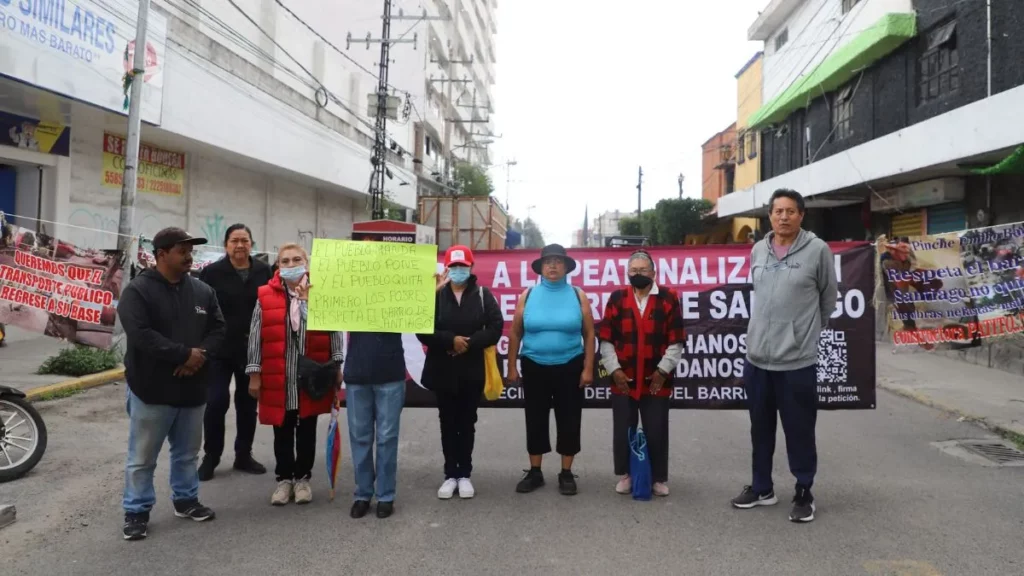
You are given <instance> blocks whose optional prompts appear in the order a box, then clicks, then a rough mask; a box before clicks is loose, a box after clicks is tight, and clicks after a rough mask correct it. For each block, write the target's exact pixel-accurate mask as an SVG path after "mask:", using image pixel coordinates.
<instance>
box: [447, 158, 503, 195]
mask: <svg viewBox="0 0 1024 576" xmlns="http://www.w3.org/2000/svg"><path fill="white" fill-rule="evenodd" d="M455 182H456V184H457V186H458V188H459V190H460V191H461V192H460V194H461V195H463V196H474V197H478V198H486V197H488V196H490V195H491V194H493V193H494V183H493V182H491V176H490V174H488V173H487V171H486V170H484V169H483V168H481V167H479V166H476V165H474V164H466V163H463V164H459V165H458V166H456V167H455Z"/></svg>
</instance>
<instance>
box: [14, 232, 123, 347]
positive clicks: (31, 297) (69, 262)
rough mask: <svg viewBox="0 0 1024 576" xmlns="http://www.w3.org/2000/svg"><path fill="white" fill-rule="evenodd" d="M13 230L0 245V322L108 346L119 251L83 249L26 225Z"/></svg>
mask: <svg viewBox="0 0 1024 576" xmlns="http://www.w3.org/2000/svg"><path fill="white" fill-rule="evenodd" d="M11 232H12V235H11V240H10V242H8V243H7V244H5V245H4V246H2V247H0V323H2V324H8V325H12V326H18V327H19V328H23V329H25V330H29V331H32V332H38V333H41V334H45V335H46V336H51V337H54V338H61V339H63V340H67V341H69V342H74V343H76V344H83V345H86V346H93V347H96V348H105V349H106V348H110V346H111V344H112V339H113V333H114V319H115V317H116V316H117V295H118V294H120V292H121V276H122V273H121V269H120V263H121V258H120V252H118V251H117V250H87V249H82V248H79V247H77V246H75V245H73V244H69V243H67V242H61V241H58V240H57V239H55V238H52V237H50V236H47V235H45V234H41V233H37V232H35V231H34V230H29V229H26V228H17V227H11Z"/></svg>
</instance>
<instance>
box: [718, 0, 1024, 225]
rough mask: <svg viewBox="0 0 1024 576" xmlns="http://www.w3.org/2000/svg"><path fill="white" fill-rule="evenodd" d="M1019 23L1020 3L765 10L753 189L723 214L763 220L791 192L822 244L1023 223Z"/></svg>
mask: <svg viewBox="0 0 1024 576" xmlns="http://www.w3.org/2000/svg"><path fill="white" fill-rule="evenodd" d="M1022 21H1024V3H1021V2H991V3H990V4H989V3H986V2H985V1H983V0H977V1H966V2H948V1H947V0H820V1H818V0H815V1H811V0H772V1H771V2H770V4H769V5H768V7H767V8H766V9H765V10H764V11H763V12H762V13H761V15H760V16H759V17H758V19H757V20H756V21H755V22H754V24H753V25H752V26H751V28H750V30H749V34H748V37H749V38H750V39H751V40H761V41H764V42H765V46H764V71H763V75H764V80H763V86H764V88H763V100H764V104H763V105H762V106H761V108H760V109H758V110H757V111H756V112H754V113H753V114H752V115H751V116H750V117H749V118H747V121H746V122H747V129H748V130H751V131H756V132H759V133H760V137H761V149H760V153H759V160H760V161H759V164H760V169H761V181H760V182H759V183H757V184H754V185H752V186H749V187H747V188H745V189H742V190H738V191H736V192H735V193H733V194H730V195H728V196H726V197H723V198H722V199H721V201H720V202H719V203H718V211H719V215H722V216H726V215H762V216H763V215H765V214H766V204H767V201H768V199H769V197H770V196H771V194H772V192H773V191H774V190H776V189H778V188H793V189H795V190H798V191H800V192H801V193H803V194H804V195H805V196H807V198H808V206H809V208H810V210H809V213H808V217H807V219H806V220H805V225H806V226H807V227H808V228H810V229H812V230H814V231H815V232H817V233H818V234H820V235H822V236H823V237H825V238H827V239H829V240H842V239H865V238H873V237H875V235H877V234H882V233H884V234H887V235H890V236H904V235H917V234H925V233H940V232H948V231H955V230H961V229H964V228H968V227H976V226H984V225H990V224H998V223H1005V222H1014V221H1020V220H1022V219H1024V196H1021V195H1020V193H1019V191H1020V188H1021V184H1024V179H1022V178H1021V176H1020V175H1019V161H1018V162H1015V161H1014V158H1017V159H1019V158H1020V157H1021V156H1022V154H1024V150H1022V149H1021V148H1019V146H1020V145H1021V144H1022V143H1024V123H1022V122H1019V121H1016V120H1015V119H1016V118H1018V116H1019V109H1020V103H1021V102H1022V101H1024V66H1022V65H1021V59H1020V54H1022V53H1024V36H1022V35H1021V34H1019V32H1018V31H1019V29H1020V25H1021V23H1022ZM1015 151H1016V154H1014V152H1015ZM1015 166H1017V168H1016V169H1015V168H1014V167H1015ZM1015 171H1016V172H1018V174H1014V172H1015Z"/></svg>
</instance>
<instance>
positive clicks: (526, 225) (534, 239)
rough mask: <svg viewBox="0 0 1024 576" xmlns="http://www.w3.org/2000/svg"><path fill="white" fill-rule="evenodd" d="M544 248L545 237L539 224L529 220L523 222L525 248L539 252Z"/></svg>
mask: <svg viewBox="0 0 1024 576" xmlns="http://www.w3.org/2000/svg"><path fill="white" fill-rule="evenodd" d="M544 246H545V244H544V235H543V234H541V232H540V228H538V227H537V223H536V222H534V221H533V220H531V219H530V218H527V219H526V220H525V221H524V222H523V248H526V249H536V250H539V249H541V248H543V247H544Z"/></svg>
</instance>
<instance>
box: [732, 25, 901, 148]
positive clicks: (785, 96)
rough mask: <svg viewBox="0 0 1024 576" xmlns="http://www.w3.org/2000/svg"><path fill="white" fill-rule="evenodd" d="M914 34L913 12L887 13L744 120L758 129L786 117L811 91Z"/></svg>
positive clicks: (845, 77) (843, 78)
mask: <svg viewBox="0 0 1024 576" xmlns="http://www.w3.org/2000/svg"><path fill="white" fill-rule="evenodd" d="M916 35H917V15H916V14H886V15H885V16H883V17H882V18H881V19H880V20H879V21H878V22H876V23H875V24H874V25H873V26H871V27H869V28H867V29H866V30H864V31H863V32H861V33H860V34H858V35H857V36H856V37H855V38H854V39H853V40H851V41H850V42H848V43H847V44H846V45H845V46H843V47H842V48H840V49H839V50H836V51H835V52H833V53H832V54H831V55H830V56H829V57H828V58H826V59H825V60H824V61H823V62H821V63H820V64H818V65H817V66H816V67H815V68H814V70H812V71H811V72H810V73H808V74H806V75H804V76H801V77H800V78H799V79H797V80H796V81H795V82H793V84H791V85H790V86H789V87H788V88H786V89H785V90H783V91H782V92H781V93H780V94H778V95H777V96H776V97H775V98H772V99H771V100H770V101H769V102H768V103H767V104H765V105H764V106H761V108H759V109H758V110H757V112H754V114H753V115H751V116H750V118H749V119H748V120H747V126H748V128H749V129H761V128H763V127H765V126H767V125H769V124H774V123H776V122H779V121H781V120H784V119H786V117H787V116H789V115H790V114H792V113H793V112H795V111H796V110H798V109H800V108H803V107H804V106H805V105H806V104H807V98H808V96H809V95H810V94H812V93H814V94H815V95H817V94H821V93H822V92H831V91H833V90H835V89H837V88H839V87H840V86H842V85H843V84H846V83H847V82H849V81H850V79H851V78H853V77H854V76H856V75H857V73H858V72H860V70H861V69H863V68H865V67H867V66H870V65H871V64H872V63H874V62H877V61H878V60H880V59H881V58H883V57H885V56H886V55H888V54H890V53H891V52H893V51H894V50H896V49H897V48H899V47H900V46H901V45H902V44H903V43H904V42H906V41H907V40H909V39H911V38H913V37H914V36H916Z"/></svg>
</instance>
